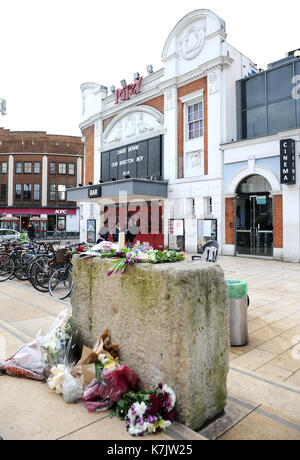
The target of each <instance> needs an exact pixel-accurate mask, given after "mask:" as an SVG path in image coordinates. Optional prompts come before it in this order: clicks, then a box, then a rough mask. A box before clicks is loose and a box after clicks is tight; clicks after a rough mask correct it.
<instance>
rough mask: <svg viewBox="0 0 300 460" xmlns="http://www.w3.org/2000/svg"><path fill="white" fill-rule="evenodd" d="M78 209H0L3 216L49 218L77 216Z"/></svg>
mask: <svg viewBox="0 0 300 460" xmlns="http://www.w3.org/2000/svg"><path fill="white" fill-rule="evenodd" d="M76 212H77V209H74V208H73V209H70V208H61V209H55V208H0V215H1V214H21V215H35V216H36V215H41V214H47V215H48V216H76Z"/></svg>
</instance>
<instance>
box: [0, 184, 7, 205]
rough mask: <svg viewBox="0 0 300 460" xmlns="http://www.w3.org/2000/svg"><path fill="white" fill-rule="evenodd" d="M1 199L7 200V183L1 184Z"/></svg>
mask: <svg viewBox="0 0 300 460" xmlns="http://www.w3.org/2000/svg"><path fill="white" fill-rule="evenodd" d="M0 199H1V201H6V184H1V195H0Z"/></svg>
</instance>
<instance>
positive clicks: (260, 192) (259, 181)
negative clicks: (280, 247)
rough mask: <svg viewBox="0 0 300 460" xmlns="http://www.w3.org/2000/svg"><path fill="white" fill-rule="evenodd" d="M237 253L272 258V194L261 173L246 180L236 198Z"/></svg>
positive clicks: (240, 186) (238, 190)
mask: <svg viewBox="0 0 300 460" xmlns="http://www.w3.org/2000/svg"><path fill="white" fill-rule="evenodd" d="M235 216H236V218H235V227H236V254H237V255H247V256H259V257H273V248H274V227H273V197H272V194H271V186H270V184H269V182H268V181H267V180H266V179H265V178H264V177H262V176H259V175H252V176H249V177H247V178H246V179H244V180H243V181H242V182H241V183H240V185H239V186H238V189H237V197H236V200H235Z"/></svg>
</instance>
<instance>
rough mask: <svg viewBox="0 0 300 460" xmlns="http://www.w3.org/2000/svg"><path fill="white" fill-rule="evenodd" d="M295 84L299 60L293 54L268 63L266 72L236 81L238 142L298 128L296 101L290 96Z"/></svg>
mask: <svg viewBox="0 0 300 460" xmlns="http://www.w3.org/2000/svg"><path fill="white" fill-rule="evenodd" d="M297 76H299V78H298V79H297ZM297 82H300V58H297V57H295V55H294V52H290V53H289V55H288V56H287V57H286V58H285V59H281V60H280V61H276V62H273V63H272V64H269V66H268V70H267V71H264V72H260V73H258V74H256V75H253V76H251V77H249V78H244V79H243V80H239V81H238V82H237V85H236V91H237V122H238V140H240V139H250V138H255V137H259V136H265V135H268V134H274V133H277V132H279V131H284V130H288V129H294V128H298V127H300V98H296V97H294V96H295V94H296V86H297Z"/></svg>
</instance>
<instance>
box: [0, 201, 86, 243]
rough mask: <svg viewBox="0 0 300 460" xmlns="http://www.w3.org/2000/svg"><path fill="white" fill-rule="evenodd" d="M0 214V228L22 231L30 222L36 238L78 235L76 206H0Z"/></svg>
mask: <svg viewBox="0 0 300 460" xmlns="http://www.w3.org/2000/svg"><path fill="white" fill-rule="evenodd" d="M1 215H2V219H3V220H1V219H0V226H1V228H9V229H12V230H16V231H19V232H20V233H22V232H25V231H26V229H27V228H28V225H29V224H32V225H33V227H34V230H35V237H36V238H48V237H50V238H51V237H60V236H66V237H71V236H77V235H79V212H78V210H77V209H76V208H75V209H74V208H72V209H54V208H0V216H1Z"/></svg>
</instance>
